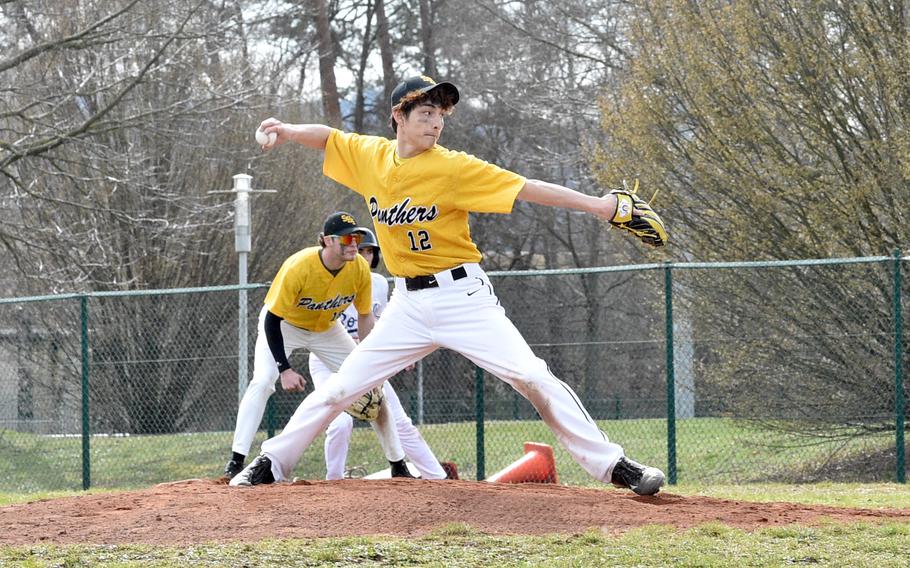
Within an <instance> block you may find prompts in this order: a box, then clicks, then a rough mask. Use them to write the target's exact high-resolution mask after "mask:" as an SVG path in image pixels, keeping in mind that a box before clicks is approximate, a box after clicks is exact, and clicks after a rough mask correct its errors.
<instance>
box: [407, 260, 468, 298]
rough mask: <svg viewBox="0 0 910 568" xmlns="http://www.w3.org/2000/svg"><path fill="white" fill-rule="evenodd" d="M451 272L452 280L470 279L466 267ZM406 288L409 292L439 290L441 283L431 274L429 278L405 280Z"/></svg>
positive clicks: (419, 277)
mask: <svg viewBox="0 0 910 568" xmlns="http://www.w3.org/2000/svg"><path fill="white" fill-rule="evenodd" d="M450 272H451V273H452V280H461V279H462V278H467V277H468V271H467V270H465V268H464V266H459V267H458V268H453V269H452V270H450ZM404 286H405V288H407V289H408V290H409V291H411V292H413V291H414V290H423V289H424V288H438V287H439V282H437V281H436V275H435V274H430V275H428V276H415V277H414V278H405V279H404Z"/></svg>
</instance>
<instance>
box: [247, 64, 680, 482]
mask: <svg viewBox="0 0 910 568" xmlns="http://www.w3.org/2000/svg"><path fill="white" fill-rule="evenodd" d="M458 100H459V92H458V89H457V88H456V87H455V85H453V84H451V83H445V82H443V83H437V82H435V81H434V80H433V79H431V78H429V77H426V76H417V77H411V78H409V79H407V80H405V81H403V82H402V83H400V84H399V85H398V86H397V87H396V88H395V90H394V91H393V93H392V100H391V101H390V102H391V117H390V125H391V127H392V129H393V130H394V132H395V140H387V139H385V138H381V137H378V136H364V135H360V134H353V133H345V132H342V131H339V130H336V129H333V128H329V127H327V126H323V125H317V124H287V123H284V122H281V121H279V120H277V119H274V118H269V119H267V120H265V121H263V122H262V123H261V125H260V128H261V129H262V130H263V131H264V132H266V133H267V134H271V133H275V134H277V137H276V138H275V141H274V142H269V143H268V144H265V145H264V146H263V148H264V149H272V148H274V147H277V146H280V145H282V144H285V143H287V142H296V143H298V144H301V145H303V146H306V147H308V148H313V149H316V150H320V151H323V152H324V161H323V173H324V174H325V175H327V176H328V177H330V178H331V179H333V180H335V181H337V182H339V183H341V184H342V185H345V186H347V187H349V188H350V189H352V190H353V191H355V192H357V193H359V194H360V195H361V196H362V197H363V199H364V200H365V201H366V205H367V208H368V210H369V212H370V216H371V217H372V218H373V225H374V228H375V230H376V235H377V237H378V239H379V244H380V245H381V247H382V250H383V253H384V255H385V262H386V266H387V267H388V269H389V271H390V272H391V273H392V275H394V276H395V292H394V294H393V295H392V299H391V300H390V301H389V306H388V308H387V309H386V311H385V313H384V314H383V316H382V319H381V320H379V321H378V322H377V324H376V328H375V329H374V330H373V333H371V334H370V335H369V336H368V337H366V338H365V339H363V340H362V341H361V342H360V344H359V345H358V346H357V348H356V349H355V350H354V352H353V353H351V355H350V356H348V358H347V359H345V361H344V363H343V364H342V365H341V368H340V369H338V372H337V373H336V374H334V375H333V376H332V377H331V379H330V380H328V381H326V382H325V383H324V384H323V385H321V386H320V387H319V388H317V389H316V390H315V391H314V392H313V393H311V394H310V395H309V396H308V397H307V398H306V399H304V401H303V402H302V403H301V405H300V408H299V409H298V411H297V412H296V413H295V415H294V417H293V418H292V419H291V421H290V423H289V424H288V426H287V427H286V428H285V429H284V431H283V432H282V433H281V434H280V435H279V436H276V437H274V438H272V439H270V440H267V441H266V442H265V443H263V445H262V453H261V454H260V455H259V456H258V457H257V458H256V459H255V460H254V461H253V462H252V463H251V464H250V465H249V466H248V467H247V468H246V469H244V471H242V472H241V473H240V474H239V475H238V476H237V477H235V478H234V479H233V480H232V481H231V484H232V485H255V484H258V483H270V482H272V481H273V480H275V479H279V480H280V479H286V478H287V477H288V475H289V474H290V472H291V470H292V469H293V467H294V464H296V463H297V460H299V459H300V456H301V455H302V454H303V452H304V450H305V449H306V448H307V447H308V446H309V445H310V444H311V443H312V441H313V439H314V438H315V437H316V436H317V435H318V434H319V433H320V432H322V431H323V430H324V429H325V427H326V425H328V423H329V422H330V421H331V420H332V419H333V418H334V417H335V416H337V415H338V414H339V413H341V412H342V411H343V410H344V409H345V408H346V407H347V406H348V405H349V404H351V402H352V401H354V400H355V399H356V398H357V397H358V396H359V395H360V394H361V393H363V392H365V391H367V390H369V389H372V388H375V387H377V386H379V385H381V384H382V383H383V381H385V380H386V379H387V378H389V377H391V376H392V375H394V374H395V373H397V372H398V371H400V370H401V369H403V368H404V367H406V366H407V365H409V364H411V363H414V362H415V361H417V360H419V359H421V358H422V357H424V356H426V355H427V354H429V353H431V352H433V351H434V350H436V349H438V348H440V347H445V348H448V349H451V350H454V351H458V352H459V353H461V354H462V355H464V356H465V357H467V358H468V359H470V360H471V361H473V362H474V363H476V364H477V365H479V366H480V367H482V368H483V369H485V370H486V371H488V372H490V373H492V374H493V375H495V376H496V377H498V378H499V379H501V380H503V381H505V382H506V383H508V384H509V385H511V386H512V387H513V388H514V389H515V390H517V391H518V392H519V393H521V395H522V396H524V397H525V398H527V399H528V400H529V401H530V402H531V404H533V405H534V407H535V408H536V409H537V412H538V413H539V414H540V416H541V418H542V419H543V420H544V422H545V423H546V424H547V426H549V428H550V429H551V430H552V431H553V433H554V435H555V436H556V439H557V440H558V441H559V442H560V444H562V446H563V447H564V448H565V449H566V450H567V451H568V452H569V454H571V455H572V457H573V458H574V459H575V460H576V461H577V462H578V463H579V464H580V465H581V466H582V467H583V468H584V469H585V470H586V471H587V472H588V473H589V474H590V475H592V476H593V477H595V478H596V479H598V480H601V481H604V482H608V483H609V482H612V483H613V484H615V485H619V486H622V487H627V488H629V489H631V490H632V491H634V492H636V493H638V494H640V495H653V494H655V493H657V492H658V491H659V490H660V487H661V486H662V485H663V483H664V474H663V472H662V471H660V470H659V469H657V468H654V467H646V466H643V465H641V464H639V463H636V462H634V461H632V460H631V459H628V458H627V457H625V455H624V452H623V449H622V447H621V446H619V445H618V444H616V443H614V442H611V441H610V440H609V439H608V438H607V436H606V434H604V433H603V432H602V431H601V430H600V428H598V426H597V424H596V423H595V422H594V420H593V419H592V418H591V416H590V415H589V414H588V412H587V410H585V407H584V406H583V405H582V403H581V401H580V400H579V399H578V396H577V395H576V394H575V392H574V391H573V390H572V388H571V387H569V385H567V384H566V383H564V382H563V381H561V380H559V379H558V378H556V377H555V376H554V375H553V374H552V373H551V372H550V370H549V368H548V367H547V364H546V363H545V362H544V361H543V360H541V359H539V358H538V357H536V356H535V355H534V353H533V352H532V350H531V348H530V347H529V346H528V344H527V342H526V341H525V340H524V338H523V337H522V335H521V333H519V331H518V330H517V329H516V328H515V326H514V325H513V324H512V322H511V321H510V320H509V318H508V317H507V316H506V314H505V311H504V310H503V308H502V306H500V304H499V299H498V298H497V297H496V294H495V292H494V290H493V286H492V285H491V283H490V280H489V278H487V276H486V274H485V273H484V271H483V269H482V268H481V267H480V265H479V264H478V263H479V262H480V260H481V254H480V252H479V251H478V249H477V247H476V246H475V244H474V242H473V241H472V240H471V235H470V231H469V227H468V215H469V214H470V213H471V212H476V213H509V212H511V210H512V207H513V205H514V203H515V200H516V199H521V200H524V201H530V202H532V203H537V204H541V205H547V206H554V207H565V208H570V209H577V210H580V211H585V212H588V213H590V214H593V215H595V216H597V217H599V218H601V219H604V220H605V221H608V222H611V223H613V224H615V225H616V226H619V227H621V228H623V229H625V230H628V231H629V232H631V233H632V234H634V235H635V236H637V237H638V238H640V239H641V240H642V241H643V242H645V243H646V244H649V245H653V246H661V245H663V244H664V243H665V242H666V239H667V234H666V231H665V230H664V227H663V222H662V221H661V219H660V217H658V215H657V214H656V213H654V211H653V210H651V208H650V207H648V206H647V204H646V203H644V202H643V201H641V200H640V199H639V198H638V197H637V195H635V194H634V193H633V192H622V191H617V192H611V193H608V194H607V195H604V196H603V197H594V196H590V195H586V194H583V193H580V192H577V191H574V190H571V189H569V188H567V187H564V186H561V185H557V184H554V183H548V182H544V181H539V180H530V179H525V178H524V177H522V176H520V175H518V174H516V173H513V172H510V171H508V170H504V169H502V168H500V167H498V166H495V165H493V164H490V163H487V162H485V161H483V160H480V159H478V158H476V157H474V156H470V155H468V154H465V153H463V152H455V151H452V150H448V149H446V148H444V147H442V146H440V145H438V143H437V142H438V141H439V137H440V135H441V134H442V130H443V127H444V125H445V120H446V117H447V116H448V115H449V114H450V113H451V111H452V109H453V108H454V107H455V105H456V104H457V103H458Z"/></svg>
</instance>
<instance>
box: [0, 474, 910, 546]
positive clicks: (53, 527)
mask: <svg viewBox="0 0 910 568" xmlns="http://www.w3.org/2000/svg"><path fill="white" fill-rule="evenodd" d="M823 519H825V520H830V521H833V522H843V523H851V522H870V523H874V522H881V521H899V522H908V523H910V509H889V510H873V509H847V508H838V507H823V506H813V505H798V504H793V503H753V502H744V501H729V500H723V499H713V498H707V497H683V496H680V495H673V494H672V493H660V494H659V495H657V496H654V497H639V496H636V495H634V494H632V493H630V492H629V491H626V490H620V489H612V488H605V489H590V488H580V487H568V486H562V485H547V484H534V483H525V484H520V485H506V484H493V483H485V482H475V481H455V480H451V481H424V480H407V479H385V480H370V481H367V480H362V479H350V480H343V481H298V482H296V483H294V484H287V483H280V484H275V485H259V486H256V487H245V488H244V487H237V488H235V487H229V486H227V485H225V484H224V482H223V481H220V480H205V479H192V480H187V481H179V482H174V483H167V484H161V485H156V486H154V487H149V488H148V489H143V490H139V491H131V492H125V493H109V494H97V495H81V496H76V497H67V498H63V499H52V500H44V501H35V502H32V503H24V504H17V505H9V506H6V507H0V544H12V545H22V544H35V543H48V542H53V543H60V544H75V543H97V544H125V543H147V544H163V545H186V544H193V543H204V542H228V541H246V542H250V541H258V540H262V539H266V538H277V539H284V538H310V537H342V536H355V535H378V534H386V535H396V536H402V537H408V536H415V535H422V534H426V533H428V532H430V531H433V530H434V529H436V528H438V527H440V526H442V525H446V524H449V523H466V524H468V525H471V526H473V527H474V528H475V529H477V530H479V531H481V532H483V533H486V534H497V535H508V534H525V535H536V534H550V533H564V534H577V533H580V532H584V531H585V530H588V529H590V528H592V527H593V528H599V529H601V530H603V531H605V532H607V533H617V532H622V531H625V530H628V529H632V528H635V527H640V526H643V525H649V524H661V525H669V526H673V527H677V528H679V529H686V528H689V527H693V526H697V525H701V524H705V523H711V522H718V523H723V524H725V525H728V526H731V527H738V528H742V529H746V530H751V529H755V528H758V527H769V526H780V525H790V524H803V525H812V524H817V523H819V522H820V521H822V520H823Z"/></svg>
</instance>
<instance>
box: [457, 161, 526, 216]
mask: <svg viewBox="0 0 910 568" xmlns="http://www.w3.org/2000/svg"><path fill="white" fill-rule="evenodd" d="M455 172H456V179H457V181H456V183H455V191H456V192H457V194H458V200H457V201H458V204H459V208H461V209H464V210H466V211H476V212H478V213H510V212H511V211H512V206H513V205H514V204H515V198H516V197H517V196H518V192H520V191H521V189H522V188H523V187H524V186H525V182H526V181H527V180H526V179H525V178H524V177H523V176H520V175H518V174H516V173H514V172H511V171H509V170H506V169H503V168H500V167H499V166H497V165H494V164H491V163H489V162H485V161H484V160H481V159H480V158H476V157H474V156H471V155H469V154H465V153H463V152H460V153H459V154H458V162H457V167H456V168H455Z"/></svg>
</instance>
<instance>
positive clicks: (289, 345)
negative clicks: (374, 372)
mask: <svg viewBox="0 0 910 568" xmlns="http://www.w3.org/2000/svg"><path fill="white" fill-rule="evenodd" d="M266 311H267V310H266V308H262V311H261V312H260V313H259V325H258V334H257V337H256V347H255V351H254V354H253V380H251V381H250V384H249V385H247V387H246V392H244V393H243V398H242V399H241V401H240V406H239V408H238V409H237V426H236V427H235V429H234V443H233V445H232V446H231V450H232V451H234V452H237V453H238V454H243V455H245V456H246V455H249V452H250V446H252V444H253V438H254V437H255V436H256V430H258V429H259V424H260V422H262V415H263V414H264V413H265V406H266V404H267V403H268V401H269V397H270V396H272V393H274V392H275V381H277V380H278V375H279V373H278V364H277V363H275V360H274V358H273V357H272V352H271V351H270V350H269V344H268V341H267V340H266V337H265V314H266ZM281 335H282V337H283V338H284V352H285V354H286V355H287V356H290V355H291V353H292V352H293V351H294V350H295V349H300V348H304V349H309V350H310V351H311V352H312V353H315V354H316V355H318V356H319V358H320V359H322V361H323V362H325V364H326V365H327V366H328V367H329V369H333V370H338V368H339V366H340V365H341V363H342V362H343V361H344V359H345V358H346V357H347V356H348V355H349V354H350V353H351V351H353V350H354V347H355V346H356V343H354V340H353V339H351V336H350V335H349V334H348V332H347V331H345V329H344V327H342V326H341V324H340V323H339V322H337V321H336V322H335V324H334V325H333V326H332V327H330V328H329V329H328V330H327V331H323V332H313V331H307V330H305V329H300V328H299V327H295V326H293V325H291V324H289V323H287V322H286V321H282V322H281ZM315 386H316V385H314V387H315ZM367 390H369V389H367ZM363 392H366V391H363ZM361 394H362V393H361ZM356 398H357V397H353V398H352V399H351V402H353V401H354V400H355V399H356ZM349 406H350V404H349ZM343 408H347V407H343ZM370 425H371V426H372V427H373V430H374V431H375V432H376V436H377V437H378V438H379V445H380V446H382V451H383V453H385V456H386V459H387V460H389V461H399V460H402V459H404V450H403V449H402V448H401V441H400V440H399V438H398V432H397V430H396V428H395V424H394V423H393V419H392V413H391V412H387V411H383V410H382V409H381V408H380V411H379V417H378V418H377V419H376V420H375V421H373V422H370ZM295 463H296V462H295Z"/></svg>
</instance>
